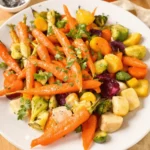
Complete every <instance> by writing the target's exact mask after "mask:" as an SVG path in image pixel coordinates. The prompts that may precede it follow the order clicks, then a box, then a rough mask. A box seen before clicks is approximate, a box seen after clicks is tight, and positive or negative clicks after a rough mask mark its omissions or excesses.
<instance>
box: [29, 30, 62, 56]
mask: <svg viewBox="0 0 150 150" xmlns="http://www.w3.org/2000/svg"><path fill="white" fill-rule="evenodd" d="M32 35H33V36H34V37H35V38H36V39H37V40H38V41H39V42H40V44H42V45H44V46H45V47H47V48H48V50H49V52H50V53H51V54H52V55H55V54H56V53H57V50H59V51H62V49H60V47H57V48H56V46H54V45H53V43H52V42H51V41H50V40H49V39H48V37H47V36H46V35H45V34H44V33H43V32H41V31H40V30H38V29H33V30H32Z"/></svg>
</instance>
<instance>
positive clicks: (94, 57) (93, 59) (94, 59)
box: [90, 52, 98, 62]
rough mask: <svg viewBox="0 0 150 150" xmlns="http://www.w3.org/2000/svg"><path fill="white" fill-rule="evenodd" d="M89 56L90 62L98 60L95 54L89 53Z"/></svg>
mask: <svg viewBox="0 0 150 150" xmlns="http://www.w3.org/2000/svg"><path fill="white" fill-rule="evenodd" d="M90 55H91V58H92V61H93V62H95V61H96V60H97V58H98V54H97V53H96V52H93V54H91V53H90Z"/></svg>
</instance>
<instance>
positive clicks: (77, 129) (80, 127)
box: [75, 125, 82, 133]
mask: <svg viewBox="0 0 150 150" xmlns="http://www.w3.org/2000/svg"><path fill="white" fill-rule="evenodd" d="M75 131H76V133H79V132H81V131H82V126H81V125H80V126H78V127H77V128H76V129H75Z"/></svg>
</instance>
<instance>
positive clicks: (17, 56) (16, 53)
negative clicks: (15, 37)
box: [10, 43, 22, 59]
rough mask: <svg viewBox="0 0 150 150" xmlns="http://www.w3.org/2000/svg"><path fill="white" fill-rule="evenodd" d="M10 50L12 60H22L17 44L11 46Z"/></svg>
mask: <svg viewBox="0 0 150 150" xmlns="http://www.w3.org/2000/svg"><path fill="white" fill-rule="evenodd" d="M10 50H11V57H12V58H14V59H21V58H22V54H21V52H20V44H19V43H14V44H12V45H11V48H10Z"/></svg>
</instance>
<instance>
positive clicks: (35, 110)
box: [30, 96, 48, 122]
mask: <svg viewBox="0 0 150 150" xmlns="http://www.w3.org/2000/svg"><path fill="white" fill-rule="evenodd" d="M31 109H32V110H31V119H30V121H31V122H32V121H34V120H35V119H36V117H37V116H38V114H39V113H40V112H42V111H43V110H47V109H48V102H47V101H45V100H44V99H43V98H42V97H39V96H34V97H33V98H32V101H31Z"/></svg>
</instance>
